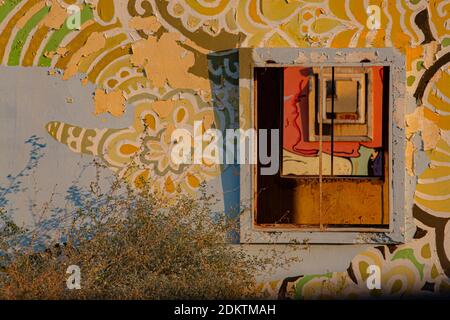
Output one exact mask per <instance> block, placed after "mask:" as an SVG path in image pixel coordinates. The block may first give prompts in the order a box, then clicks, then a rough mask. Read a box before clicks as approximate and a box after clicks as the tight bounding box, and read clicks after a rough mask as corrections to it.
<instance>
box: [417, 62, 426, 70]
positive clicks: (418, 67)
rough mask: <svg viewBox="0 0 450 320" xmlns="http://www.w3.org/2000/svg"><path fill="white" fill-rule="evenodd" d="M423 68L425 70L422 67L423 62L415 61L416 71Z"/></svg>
mask: <svg viewBox="0 0 450 320" xmlns="http://www.w3.org/2000/svg"><path fill="white" fill-rule="evenodd" d="M423 68H425V67H424V65H423V61H417V64H416V69H417V71H420V70H422V69H423Z"/></svg>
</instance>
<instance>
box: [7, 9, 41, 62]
mask: <svg viewBox="0 0 450 320" xmlns="http://www.w3.org/2000/svg"><path fill="white" fill-rule="evenodd" d="M49 11H50V7H44V8H42V9H41V10H39V11H38V12H37V13H36V14H35V15H34V16H33V17H31V19H30V20H28V21H27V23H26V24H25V26H24V27H23V28H22V29H20V30H19V31H18V32H17V34H16V37H15V38H14V41H13V43H12V45H11V51H10V52H9V59H8V66H18V65H19V63H20V55H21V53H22V49H23V45H24V44H25V42H26V40H27V38H28V35H29V34H30V32H31V30H33V29H34V28H35V27H36V25H37V24H38V23H39V21H41V20H42V19H44V17H45V16H46V15H47V13H48V12H49Z"/></svg>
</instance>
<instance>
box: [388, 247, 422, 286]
mask: <svg viewBox="0 0 450 320" xmlns="http://www.w3.org/2000/svg"><path fill="white" fill-rule="evenodd" d="M397 259H407V260H409V261H411V262H412V263H413V264H414V266H415V267H416V268H417V270H418V271H419V273H420V278H421V279H422V278H423V269H424V267H425V266H424V265H423V264H421V263H420V262H419V261H417V258H416V257H415V256H414V250H413V249H411V248H408V249H403V250H399V251H397V252H396V253H395V255H394V256H393V257H392V259H391V261H394V260H397Z"/></svg>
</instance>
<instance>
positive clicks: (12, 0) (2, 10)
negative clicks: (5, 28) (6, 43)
mask: <svg viewBox="0 0 450 320" xmlns="http://www.w3.org/2000/svg"><path fill="white" fill-rule="evenodd" d="M21 1H22V0H6V1H5V3H4V4H3V5H2V6H1V7H0V22H2V21H3V20H4V19H5V17H6V16H7V15H8V14H9V13H10V12H11V10H12V9H14V8H15V7H16V6H17V5H18V4H19V3H20V2H21Z"/></svg>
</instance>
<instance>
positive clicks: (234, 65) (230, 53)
mask: <svg viewBox="0 0 450 320" xmlns="http://www.w3.org/2000/svg"><path fill="white" fill-rule="evenodd" d="M207 59H208V74H209V79H210V83H211V92H212V105H213V108H214V115H215V118H216V119H215V120H216V123H220V122H219V121H218V119H219V118H222V117H220V116H219V114H220V113H225V118H226V119H227V121H226V122H225V123H226V124H225V127H224V128H220V130H221V132H222V136H223V137H225V130H226V129H238V128H239V52H238V50H237V49H232V50H226V51H218V52H213V53H210V54H208V56H207ZM224 140H225V139H224ZM223 150H225V146H224V149H223ZM236 154H237V153H236V151H235V153H234V155H235V159H234V163H233V164H222V165H221V180H222V189H223V202H224V209H225V214H226V215H227V217H229V218H230V219H233V218H237V217H238V216H239V214H240V211H241V204H240V165H239V164H238V163H237V159H236ZM230 240H231V242H232V243H239V230H236V231H234V232H233V234H230Z"/></svg>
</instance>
